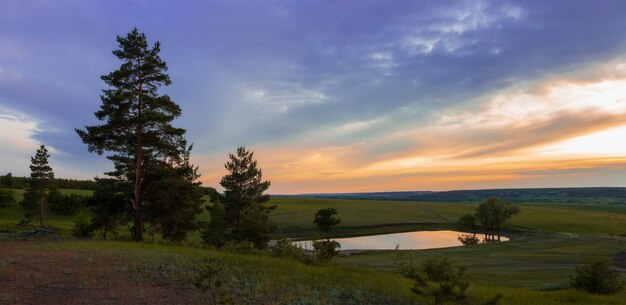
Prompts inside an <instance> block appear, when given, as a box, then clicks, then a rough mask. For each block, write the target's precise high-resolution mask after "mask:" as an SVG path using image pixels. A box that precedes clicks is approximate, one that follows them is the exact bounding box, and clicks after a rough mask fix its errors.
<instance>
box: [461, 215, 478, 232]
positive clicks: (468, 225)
mask: <svg viewBox="0 0 626 305" xmlns="http://www.w3.org/2000/svg"><path fill="white" fill-rule="evenodd" d="M457 224H458V225H459V226H460V227H461V228H464V229H471V230H476V216H474V215H472V214H465V215H463V216H461V217H459V221H457Z"/></svg>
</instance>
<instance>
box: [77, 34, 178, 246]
mask: <svg viewBox="0 0 626 305" xmlns="http://www.w3.org/2000/svg"><path fill="white" fill-rule="evenodd" d="M117 41H118V43H119V49H117V50H114V51H113V54H114V55H115V56H117V58H119V59H120V60H121V61H122V65H121V66H120V68H119V69H118V70H116V71H113V72H111V73H110V74H108V75H104V76H102V77H101V78H102V80H103V81H104V82H105V83H106V84H107V85H108V86H109V88H108V89H104V90H103V94H102V95H101V100H102V105H101V106H100V110H98V111H97V112H96V113H95V115H96V118H98V120H101V121H104V124H102V125H96V126H86V127H85V130H79V129H76V132H77V133H78V135H79V136H80V137H81V139H82V140H83V142H84V143H85V144H87V145H88V149H89V151H90V152H96V153H98V154H103V153H104V152H105V151H108V152H113V153H114V154H113V155H110V156H107V158H108V159H110V160H112V161H113V163H114V165H115V171H113V172H110V173H107V174H108V175H110V176H113V177H116V178H118V179H120V180H124V181H129V182H130V183H131V184H132V190H133V191H132V193H133V196H132V198H133V199H131V200H130V201H131V204H132V208H133V210H134V217H133V218H134V229H133V238H134V239H135V240H136V241H142V240H143V205H144V204H143V197H142V196H143V195H144V193H145V187H146V185H145V183H144V175H145V174H146V170H147V167H148V166H147V163H148V162H150V161H152V160H157V159H161V160H165V159H179V158H180V155H181V153H183V150H184V145H183V143H184V139H183V135H184V133H185V130H184V129H181V128H175V127H173V126H172V125H171V122H172V121H173V120H174V119H175V118H177V117H178V116H180V114H181V110H180V107H179V106H178V105H177V104H176V103H175V102H174V101H172V100H171V99H170V97H169V96H167V95H159V93H158V89H159V88H160V87H162V86H169V85H170V84H171V81H170V78H169V76H168V75H167V74H166V72H167V65H166V63H165V62H164V61H163V60H161V58H160V57H159V52H160V50H161V47H160V44H159V42H156V43H155V44H154V45H153V47H152V48H149V47H148V43H147V41H146V36H145V35H144V34H143V33H139V31H138V30H137V29H133V30H132V31H131V32H130V33H128V34H127V35H126V37H119V36H118V37H117ZM181 147H183V148H181Z"/></svg>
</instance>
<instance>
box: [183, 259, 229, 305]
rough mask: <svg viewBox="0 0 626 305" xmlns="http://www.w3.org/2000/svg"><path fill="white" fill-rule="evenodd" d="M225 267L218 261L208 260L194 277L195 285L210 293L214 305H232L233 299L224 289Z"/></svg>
mask: <svg viewBox="0 0 626 305" xmlns="http://www.w3.org/2000/svg"><path fill="white" fill-rule="evenodd" d="M223 270H224V268H223V266H222V263H221V261H219V260H217V259H207V260H205V261H204V262H203V264H202V265H201V266H199V268H198V271H197V272H196V273H195V276H194V277H193V285H194V286H196V287H198V288H200V289H202V292H207V291H208V292H209V294H210V296H211V299H212V301H213V302H212V304H216V305H217V304H232V301H233V300H232V297H231V296H230V295H229V294H228V293H227V292H226V291H225V290H224V289H223V281H222V273H223Z"/></svg>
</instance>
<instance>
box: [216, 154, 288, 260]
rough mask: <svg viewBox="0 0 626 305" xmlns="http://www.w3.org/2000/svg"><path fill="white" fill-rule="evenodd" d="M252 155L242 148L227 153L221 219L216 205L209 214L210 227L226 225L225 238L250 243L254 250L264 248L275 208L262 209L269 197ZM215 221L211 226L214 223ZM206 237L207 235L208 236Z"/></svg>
mask: <svg viewBox="0 0 626 305" xmlns="http://www.w3.org/2000/svg"><path fill="white" fill-rule="evenodd" d="M253 157H254V153H253V152H251V151H248V150H246V148H245V147H238V148H237V152H236V154H229V158H230V161H228V162H226V164H225V167H226V169H227V170H228V172H229V173H228V174H227V175H225V176H224V177H222V180H221V181H220V185H222V187H223V188H224V196H223V199H222V200H223V204H224V206H223V216H224V219H219V216H220V213H219V212H221V211H220V206H219V205H218V206H215V212H216V213H215V216H214V215H213V214H211V223H212V225H211V224H210V225H209V226H210V227H216V226H215V223H219V222H223V223H226V224H227V225H228V229H227V230H225V231H228V232H229V235H230V236H229V237H228V239H231V240H234V241H235V242H242V241H245V240H247V241H251V242H253V243H254V244H255V246H256V247H260V248H262V247H265V246H266V245H267V242H268V241H269V239H270V237H269V233H270V232H271V231H272V230H273V227H272V226H271V225H270V224H269V222H268V220H269V213H270V211H272V210H273V209H274V208H276V206H266V205H265V203H267V202H268V201H269V199H270V196H269V195H267V194H263V193H264V192H265V191H267V189H268V188H269V186H270V181H263V177H262V172H261V169H259V168H257V162H256V160H254V159H253ZM214 222H215V223H214ZM209 235H210V233H209Z"/></svg>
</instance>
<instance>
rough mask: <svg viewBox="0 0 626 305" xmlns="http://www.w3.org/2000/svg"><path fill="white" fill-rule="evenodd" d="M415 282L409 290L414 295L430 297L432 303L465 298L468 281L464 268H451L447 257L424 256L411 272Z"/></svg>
mask: <svg viewBox="0 0 626 305" xmlns="http://www.w3.org/2000/svg"><path fill="white" fill-rule="evenodd" d="M413 279H414V280H415V284H414V285H413V288H411V291H413V293H415V294H416V295H421V296H426V297H432V298H433V302H434V303H433V304H435V305H438V304H443V303H444V302H447V301H453V302H462V301H463V300H465V299H466V298H467V292H466V291H467V287H469V283H468V282H467V281H466V280H465V269H464V268H458V269H456V270H455V269H454V268H452V264H450V262H449V261H448V258H441V259H440V258H437V257H430V258H426V259H425V260H424V261H423V262H422V263H421V264H420V265H419V267H418V270H415V272H414V274H413Z"/></svg>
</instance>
